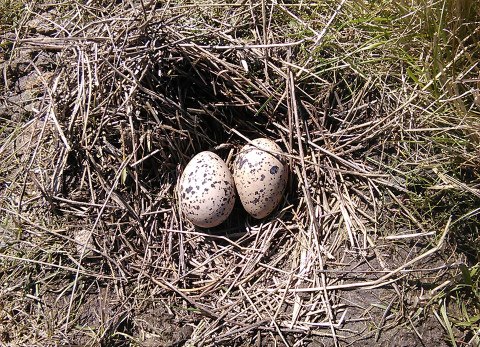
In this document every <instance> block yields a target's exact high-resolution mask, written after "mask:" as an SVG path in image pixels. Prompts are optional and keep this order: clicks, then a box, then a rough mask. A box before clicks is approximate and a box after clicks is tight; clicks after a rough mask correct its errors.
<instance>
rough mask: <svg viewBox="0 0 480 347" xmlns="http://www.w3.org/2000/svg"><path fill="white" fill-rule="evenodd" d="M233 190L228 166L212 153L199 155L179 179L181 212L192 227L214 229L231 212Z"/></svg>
mask: <svg viewBox="0 0 480 347" xmlns="http://www.w3.org/2000/svg"><path fill="white" fill-rule="evenodd" d="M234 187H235V185H234V181H233V177H232V174H231V173H230V170H229V169H228V167H227V164H225V162H224V161H223V160H222V159H221V158H220V157H219V156H218V155H216V154H215V153H213V152H208V151H205V152H200V153H198V154H197V155H196V156H194V157H193V158H192V159H191V160H190V162H189V163H188V164H187V166H186V167H185V169H184V170H183V174H182V176H181V178H180V182H179V185H178V193H179V198H180V209H181V210H182V212H183V213H184V215H185V217H186V218H187V219H188V220H189V221H190V222H191V223H192V224H194V225H197V226H199V227H202V228H210V227H214V226H217V225H219V224H221V223H222V222H224V221H225V220H226V219H227V218H228V216H229V215H230V213H231V212H232V209H233V205H234V204H235V188H234Z"/></svg>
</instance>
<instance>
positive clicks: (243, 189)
mask: <svg viewBox="0 0 480 347" xmlns="http://www.w3.org/2000/svg"><path fill="white" fill-rule="evenodd" d="M269 151H271V152H275V153H282V149H281V148H280V146H278V145H277V144H276V143H275V142H273V141H271V140H268V139H265V138H259V139H255V140H253V141H252V144H249V145H246V146H245V147H243V148H242V149H241V151H240V153H239V154H238V155H237V158H236V160H235V163H234V172H233V177H234V180H235V186H236V188H237V192H238V195H239V197H240V201H241V202H242V205H243V207H244V208H245V210H246V211H247V212H248V213H249V214H250V215H251V216H252V217H254V218H258V219H260V218H264V217H266V216H268V215H269V214H270V213H271V212H272V211H273V210H274V209H275V208H276V207H277V206H278V204H279V203H280V201H281V200H282V196H283V192H284V190H285V187H286V185H287V178H288V166H287V164H286V161H285V160H284V158H283V157H282V156H280V155H276V154H274V153H269Z"/></svg>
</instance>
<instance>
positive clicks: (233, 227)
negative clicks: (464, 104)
mask: <svg viewBox="0 0 480 347" xmlns="http://www.w3.org/2000/svg"><path fill="white" fill-rule="evenodd" d="M110 6H112V7H111V8H110V10H109V11H113V12H110V13H109V16H108V17H106V18H104V17H103V16H104V15H105V13H106V12H104V11H105V9H98V8H96V7H93V6H88V5H85V6H81V7H77V8H75V9H68V8H65V9H63V8H61V9H56V8H54V7H48V6H47V7H45V8H44V9H43V10H42V11H43V12H42V13H41V14H39V16H40V17H48V16H50V18H71V17H72V16H73V15H78V16H79V17H81V18H84V21H80V22H78V23H77V22H76V21H70V20H66V19H65V20H62V22H61V23H62V25H61V27H62V30H60V29H59V27H57V26H55V27H52V28H51V31H48V28H47V29H44V30H45V32H43V33H38V32H37V33H35V32H32V31H31V30H30V31H28V32H27V34H25V36H24V37H20V38H18V40H17V48H16V49H18V50H19V51H21V50H26V49H28V50H29V51H31V52H38V51H42V52H47V54H48V57H49V59H50V65H48V64H47V65H45V67H43V66H44V65H42V68H40V69H39V70H38V73H39V74H40V76H46V75H44V73H45V72H48V71H50V72H53V74H52V73H50V74H48V76H47V77H45V78H43V77H42V79H43V80H40V82H38V83H39V85H40V86H42V88H43V89H42V90H43V92H42V93H41V94H39V98H38V99H37V104H35V108H34V109H33V111H29V112H27V115H34V117H33V118H32V119H33V120H32V122H33V123H35V126H33V125H32V127H33V129H34V130H31V132H30V133H29V134H30V135H31V138H33V139H34V141H33V145H31V146H30V147H28V148H30V150H29V151H28V153H29V154H28V155H24V157H22V158H23V159H22V160H23V161H22V163H23V168H24V169H25V170H26V171H28V172H29V174H28V175H26V176H25V177H24V178H25V181H28V182H30V183H29V185H27V191H30V193H29V194H32V195H35V194H37V195H38V196H39V197H38V198H37V199H36V200H32V201H30V200H28V201H27V200H26V197H25V196H23V197H22V198H21V199H23V200H22V201H23V203H22V205H23V207H22V208H23V210H25V211H27V210H28V211H30V212H31V216H32V219H31V220H27V219H20V220H19V223H20V224H22V225H29V226H30V227H31V228H33V226H32V225H34V224H31V223H34V222H32V220H38V215H39V213H41V214H42V216H43V217H42V218H43V220H44V221H45V225H44V226H41V225H37V226H38V227H39V228H40V229H38V228H37V229H35V230H37V233H38V234H39V235H36V234H35V233H34V234H29V235H28V238H29V239H37V238H41V237H42V235H49V240H50V241H49V242H51V243H57V244H58V243H60V244H62V245H63V246H62V249H63V251H62V249H58V248H55V251H52V252H51V253H50V258H49V260H47V259H45V258H44V257H43V256H42V257H43V258H36V259H37V260H38V259H40V260H38V261H42V262H43V263H45V264H44V266H45V267H46V268H47V270H43V271H46V272H48V271H52V272H56V271H63V272H64V275H63V276H61V277H62V278H61V279H58V281H59V282H58V283H62V284H63V285H65V290H64V291H61V292H55V291H54V293H55V294H54V295H52V299H51V300H50V301H49V302H51V303H52V302H53V298H54V297H55V298H56V301H55V302H56V305H60V304H58V303H59V302H60V303H63V304H61V305H60V306H61V307H60V308H58V310H57V311H56V312H57V313H56V314H58V315H59V317H61V319H59V320H58V323H57V324H58V326H56V327H53V330H52V331H60V330H62V331H66V332H67V334H66V336H67V337H65V336H63V335H62V334H58V335H56V333H54V334H53V336H56V339H58V340H59V341H65V340H67V341H83V342H82V343H88V342H92V341H97V342H98V341H103V342H104V343H113V342H117V343H119V342H121V341H127V340H128V341H137V342H138V343H140V344H141V343H147V342H148V341H150V343H154V344H155V343H156V344H162V343H164V342H165V341H167V340H170V342H172V341H173V342H174V343H184V342H186V341H188V342H189V343H191V344H194V345H201V344H206V345H212V344H215V343H227V342H228V343H231V341H234V340H236V339H238V341H240V342H242V341H243V343H247V341H252V342H253V341H261V339H262V338H263V339H267V340H268V339H276V340H279V341H281V342H282V343H285V344H290V343H292V344H293V342H294V341H296V340H298V339H303V338H306V337H309V338H310V339H311V338H316V339H319V340H325V341H335V342H337V341H338V340H342V341H353V340H354V339H358V338H362V337H365V336H369V335H371V334H372V332H370V331H368V330H366V327H365V325H362V324H366V323H365V322H367V321H368V317H369V315H371V314H373V313H372V312H374V311H375V310H378V311H379V312H380V316H381V314H383V313H385V316H383V318H382V319H381V320H380V321H378V320H377V323H378V326H377V327H379V328H381V327H382V326H383V325H384V324H385V322H386V320H387V318H388V319H390V320H391V319H392V317H390V309H391V306H392V304H393V303H394V301H393V299H392V298H396V297H397V295H402V291H403V289H402V288H400V289H399V285H401V283H412V281H415V280H417V279H418V278H419V277H421V274H422V273H423V272H421V271H419V272H417V270H418V269H422V270H425V271H427V270H428V269H429V268H432V267H434V268H436V270H435V271H436V272H435V273H436V275H437V276H438V277H440V276H442V275H443V274H444V272H447V270H448V267H447V266H445V263H444V262H439V261H438V259H437V260H432V255H434V254H435V252H436V251H438V250H439V248H440V246H442V245H443V241H444V237H445V233H444V230H445V231H446V230H447V229H448V223H446V221H445V220H442V221H438V222H439V225H435V226H431V227H430V228H429V227H427V226H425V224H424V222H423V220H422V217H421V216H418V215H415V213H412V212H410V210H408V209H407V207H406V206H405V199H407V198H408V190H407V188H406V182H405V180H404V178H403V176H402V175H401V174H400V173H398V172H399V171H398V169H395V168H393V167H394V166H395V165H397V163H396V159H395V158H396V155H397V154H398V151H399V150H400V149H399V148H400V147H398V146H397V145H396V144H395V143H396V141H397V140H399V138H398V137H399V136H403V135H400V131H401V129H403V128H404V127H405V126H406V124H407V123H408V124H413V123H414V122H416V119H414V118H413V117H412V115H411V114H410V109H408V108H407V107H405V104H404V102H405V101H406V98H407V94H408V93H406V94H405V95H398V94H397V95H395V96H394V94H390V93H389V90H388V88H389V87H388V85H386V84H385V81H386V79H385V80H383V79H382V78H383V77H382V76H378V79H376V78H368V77H367V76H365V75H363V74H361V73H359V71H358V70H356V69H355V67H354V66H353V65H351V66H350V68H339V65H341V64H344V63H343V62H342V61H340V60H339V59H337V57H336V54H335V52H336V51H335V50H337V51H338V50H339V49H345V50H347V49H348V42H347V41H348V40H347V38H345V42H343V43H342V42H337V43H334V42H331V43H328V40H327V36H328V33H327V32H326V31H322V30H321V28H325V30H327V28H328V25H329V23H330V24H331V21H330V22H328V21H327V22H325V23H322V24H321V27H320V28H309V29H311V30H309V31H308V32H309V33H310V34H311V37H310V36H308V35H305V36H303V37H299V36H298V28H296V27H295V26H292V25H290V24H291V23H290V22H289V21H290V19H291V18H294V17H292V16H295V13H294V12H295V8H292V7H289V6H288V5H285V6H283V5H275V6H273V5H272V6H271V8H269V9H267V16H266V14H265V13H266V12H265V11H266V9H265V8H263V9H262V6H261V5H258V6H257V5H251V6H250V5H249V6H246V5H245V6H240V5H239V6H234V5H231V6H227V5H225V6H224V7H216V6H210V7H207V6H205V7H202V6H198V7H195V6H190V5H178V6H175V7H171V8H168V9H166V8H157V9H155V5H154V4H150V5H148V6H152V7H148V6H147V5H146V4H145V6H147V7H144V8H142V7H141V6H139V7H129V5H127V4H125V5H121V6H113V5H110ZM107 9H108V8H107ZM187 10H188V11H189V12H186V11H187ZM57 11H66V12H63V13H59V12H57ZM212 11H213V12H215V11H218V12H219V13H220V12H221V15H218V14H216V15H212V13H211V12H212ZM268 11H271V13H270V15H271V16H270V17H269V16H268V13H269V12H268ZM324 11H325V13H326V14H327V13H330V14H329V15H328V16H327V15H325V16H324V18H326V19H331V20H334V19H335V16H336V14H337V12H335V8H325V9H324ZM187 13H189V14H187ZM66 14H68V15H69V16H66ZM60 15H61V16H60ZM70 15H71V16H70ZM32 18H33V19H34V18H37V19H38V16H37V15H34V14H32V15H31V19H32ZM214 18H223V19H224V21H222V20H214ZM252 18H259V20H260V21H261V20H262V19H261V18H263V20H267V21H270V23H271V22H272V21H282V20H283V22H281V23H280V22H279V23H277V24H276V25H277V28H281V30H280V29H279V30H278V31H268V35H267V33H263V32H262V31H261V30H260V29H259V28H261V27H262V25H261V23H260V24H259V23H252V22H251V21H252ZM289 18H290V19H289ZM33 19H32V20H33ZM52 20H53V19H52ZM44 23H47V24H48V23H50V24H51V22H49V21H46V22H44ZM242 23H244V24H242ZM246 23H248V24H246ZM289 23H290V24H289ZM264 24H265V23H264ZM264 28H266V27H264ZM312 33H314V34H312ZM265 35H266V36H265ZM321 43H322V44H321ZM370 53H371V52H368V54H370ZM355 54H358V55H361V54H362V52H361V51H359V52H357V53H355ZM379 54H381V52H379ZM37 56H38V55H37V54H36V53H35V54H33V57H34V58H33V61H34V62H35V59H36V58H35V57H37ZM312 57H315V59H312ZM389 64H391V62H389ZM372 68H373V67H372ZM39 122H40V123H39ZM411 122H413V123H411ZM33 123H32V124H33ZM25 129H26V128H25ZM25 129H23V130H25ZM32 134H33V135H32ZM40 136H41V137H42V139H43V140H42V145H40V146H37V145H35V144H37V143H39V142H38V141H36V140H35V139H37V138H38V137H40ZM409 136H410V135H409ZM411 136H414V134H411ZM258 137H265V138H268V139H271V140H273V141H275V142H276V143H278V144H279V145H280V146H281V147H282V149H283V151H284V152H285V154H286V157H287V158H288V161H289V180H288V186H287V189H286V191H285V194H284V198H283V200H282V202H281V204H280V206H279V207H278V208H277V209H276V210H275V211H274V212H273V213H272V214H271V215H269V216H268V217H267V218H264V219H261V220H256V219H252V218H251V217H250V216H248V215H247V214H246V213H245V212H244V211H243V209H242V207H241V205H240V203H239V202H237V203H236V205H235V207H234V211H233V213H232V214H231V216H230V217H229V219H228V220H227V221H226V222H224V223H223V224H221V225H220V226H218V227H215V228H211V229H201V228H196V227H194V226H193V225H191V224H190V223H189V222H188V221H186V220H185V219H184V218H183V217H182V214H181V211H179V207H178V199H177V195H176V185H177V181H178V179H179V177H180V175H181V172H182V170H183V168H184V167H185V166H186V164H187V163H188V161H189V160H190V159H191V157H192V156H194V155H195V154H197V153H199V152H200V151H203V150H210V151H213V152H215V153H217V154H218V155H219V156H220V157H222V158H223V159H224V160H225V161H226V162H227V164H228V165H230V166H231V165H232V162H233V160H234V159H235V156H236V154H237V153H238V151H239V149H240V148H241V147H242V146H243V145H245V144H246V143H248V141H249V140H253V139H255V138H258ZM27 142H28V141H27ZM52 148H54V149H55V150H54V151H52V150H51V149H52ZM12 153H13V152H12ZM16 153H17V154H18V152H16ZM22 153H23V152H22ZM32 153H35V155H34V156H32ZM419 155H421V153H419ZM37 166H38V167H40V169H38V170H36V171H35V170H34V168H36V167H37ZM397 167H399V166H397ZM22 177H23V176H22ZM32 182H33V183H32ZM20 188H21V185H20V186H19V189H20ZM39 199H40V200H39ZM39 201H41V202H42V203H38V202H39ZM16 204H17V205H18V201H17V202H16ZM33 215H35V216H36V217H35V218H34V217H33ZM59 220H61V221H62V224H61V226H60V229H56V228H52V227H51V226H52V225H55V223H56V221H59ZM40 224H42V223H40ZM47 224H48V225H49V226H47ZM41 228H44V229H45V230H43V229H41ZM42 230H43V231H42ZM436 237H437V238H436ZM42 240H43V239H42ZM49 249H51V248H49ZM32 251H33V248H32ZM12 257H13V255H12ZM34 263H35V262H34ZM43 263H42V264H43ZM49 264H50V265H49ZM42 266H43V265H42ZM49 266H50V268H49ZM48 268H49V269H50V270H48ZM442 271H444V272H442ZM425 280H426V279H425V278H424V279H423V281H425ZM426 281H427V282H428V280H426ZM55 283H56V284H55V286H57V285H58V283H57V282H55ZM67 283H70V285H67ZM52 286H53V284H52ZM374 289H375V290H374ZM47 292H49V291H47V290H46V291H45V293H44V294H45V297H46V296H47V294H48V293H47ZM372 293H374V294H372ZM392 293H393V294H392ZM50 294H51V292H50ZM98 295H101V297H102V299H101V300H99V299H98ZM372 296H373V299H372ZM375 298H376V299H377V300H378V301H380V302H382V303H383V304H382V305H380V304H378V305H376V306H375V305H371V303H372V302H375ZM389 300H392V301H389ZM98 302H100V303H102V304H99V303H98ZM385 302H387V305H388V303H390V307H387V306H386V305H385ZM52 305H53V304H52ZM102 305H103V306H102ZM98 317H102V319H100V320H98ZM398 317H400V316H394V317H393V318H398ZM399 319H401V318H399ZM99 321H100V323H99ZM98 324H100V325H101V327H102V331H103V332H102V333H101V332H97V335H95V336H93V335H92V334H91V332H89V331H88V329H86V327H88V326H90V327H91V326H97V327H98ZM181 326H185V327H187V328H184V327H181ZM172 327H177V328H176V329H174V328H172ZM376 332H377V330H374V331H373V334H375V333H376ZM92 336H93V337H92ZM62 339H63V340H62ZM329 339H330V340H329ZM142 341H143V342H142ZM145 341H147V342H145Z"/></svg>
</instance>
